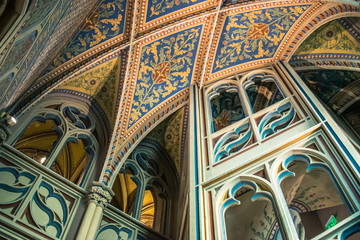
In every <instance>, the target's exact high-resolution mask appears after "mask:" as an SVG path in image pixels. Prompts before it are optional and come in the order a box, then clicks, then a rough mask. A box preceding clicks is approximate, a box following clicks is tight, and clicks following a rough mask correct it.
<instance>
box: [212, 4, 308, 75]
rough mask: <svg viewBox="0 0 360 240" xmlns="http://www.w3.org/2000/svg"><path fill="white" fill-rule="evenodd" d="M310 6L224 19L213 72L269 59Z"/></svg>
mask: <svg viewBox="0 0 360 240" xmlns="http://www.w3.org/2000/svg"><path fill="white" fill-rule="evenodd" d="M309 6H310V5H299V6H295V7H277V8H269V9H262V10H256V11H252V12H246V13H238V14H234V15H231V16H228V17H227V18H226V21H225V24H224V28H223V30H222V33H221V37H220V40H219V45H218V49H217V52H216V55H215V60H214V65H213V72H218V71H220V70H222V69H225V68H228V67H231V66H234V65H237V64H241V63H243V62H246V61H250V60H257V59H262V58H270V57H272V56H273V55H274V53H275V51H276V50H277V48H278V46H279V44H280V42H281V41H282V39H283V38H284V36H285V34H286V33H287V31H288V30H289V29H290V28H291V26H292V25H293V24H294V23H295V21H296V20H297V19H298V18H299V17H300V16H301V14H303V13H304V12H305V11H306V9H308V8H309Z"/></svg>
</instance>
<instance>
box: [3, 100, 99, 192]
mask: <svg viewBox="0 0 360 240" xmlns="http://www.w3.org/2000/svg"><path fill="white" fill-rule="evenodd" d="M31 118H32V120H31V121H30V122H29V123H27V124H24V123H23V126H24V127H23V129H24V130H23V131H22V132H21V133H20V134H19V135H18V137H17V139H10V140H9V141H10V142H12V145H13V147H14V148H15V149H17V150H19V151H20V152H22V153H24V154H25V155H27V156H28V157H30V158H32V159H34V160H35V161H37V162H39V163H40V164H42V165H44V166H46V167H48V168H50V169H51V170H53V171H54V172H56V173H57V174H59V175H61V176H62V177H64V178H66V179H67V180H69V181H71V182H72V183H75V184H77V185H79V186H82V187H83V186H85V185H86V183H87V182H88V181H89V178H90V175H91V174H89V173H90V172H91V170H92V169H93V166H94V164H93V162H94V161H93V159H94V158H95V157H96V155H97V154H98V152H99V146H98V140H97V137H96V136H97V134H98V133H97V132H96V130H95V119H94V117H93V116H91V114H90V113H89V111H88V110H85V108H82V107H81V106H80V105H79V106H75V105H74V104H67V103H64V104H54V105H45V106H41V107H39V108H38V109H37V110H34V113H33V114H32V117H31ZM20 121H21V120H20Z"/></svg>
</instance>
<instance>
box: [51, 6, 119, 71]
mask: <svg viewBox="0 0 360 240" xmlns="http://www.w3.org/2000/svg"><path fill="white" fill-rule="evenodd" d="M125 10H126V0H121V1H119V0H103V1H101V2H100V3H99V4H98V5H97V7H96V8H95V9H93V11H92V13H91V15H90V16H88V17H87V18H86V20H85V22H84V23H83V25H82V27H81V28H80V29H79V31H78V32H77V33H76V34H75V35H74V36H73V37H72V38H71V40H70V41H69V43H68V44H67V45H66V46H65V48H64V49H63V50H62V51H61V52H60V54H59V55H58V56H57V57H56V58H55V59H54V61H53V63H52V64H51V65H50V66H49V67H48V69H47V70H46V71H47V72H49V71H51V70H53V69H54V68H56V67H58V66H60V65H61V64H63V63H65V62H67V61H69V60H71V59H72V58H74V57H75V56H78V55H79V54H81V53H84V52H85V51H87V50H89V49H91V48H92V47H95V46H97V45H99V44H101V43H104V42H106V41H108V40H110V39H112V38H114V37H116V38H117V39H119V38H120V39H122V38H123V34H124V28H125Z"/></svg>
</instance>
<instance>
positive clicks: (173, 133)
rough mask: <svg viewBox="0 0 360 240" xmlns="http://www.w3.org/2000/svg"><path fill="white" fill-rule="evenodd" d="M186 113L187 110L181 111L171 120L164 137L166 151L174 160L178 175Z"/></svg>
mask: <svg viewBox="0 0 360 240" xmlns="http://www.w3.org/2000/svg"><path fill="white" fill-rule="evenodd" d="M184 112H185V108H182V109H180V110H179V111H178V112H177V114H176V115H175V116H174V117H173V118H172V119H171V120H170V122H169V125H168V127H167V128H166V131H165V135H164V141H165V149H166V151H167V152H168V153H169V155H170V157H171V158H172V159H173V161H174V163H175V166H176V169H177V171H178V173H180V172H181V163H180V161H181V140H182V137H183V136H182V133H183V125H184Z"/></svg>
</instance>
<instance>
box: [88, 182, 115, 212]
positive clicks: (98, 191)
mask: <svg viewBox="0 0 360 240" xmlns="http://www.w3.org/2000/svg"><path fill="white" fill-rule="evenodd" d="M113 196H114V192H113V191H112V189H111V188H109V187H107V186H105V185H104V184H103V183H99V182H93V186H92V187H91V188H90V191H89V198H90V201H93V202H95V203H96V205H98V206H101V207H102V208H105V207H106V206H107V205H108V204H109V203H110V201H111V199H112V197H113Z"/></svg>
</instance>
